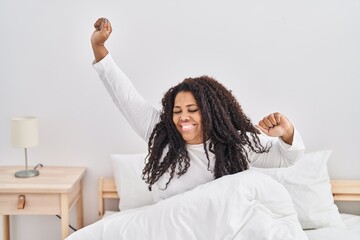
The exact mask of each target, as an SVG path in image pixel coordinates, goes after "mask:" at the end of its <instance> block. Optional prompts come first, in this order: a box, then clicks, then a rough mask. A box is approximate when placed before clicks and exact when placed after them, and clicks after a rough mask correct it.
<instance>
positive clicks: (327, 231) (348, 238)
mask: <svg viewBox="0 0 360 240" xmlns="http://www.w3.org/2000/svg"><path fill="white" fill-rule="evenodd" d="M341 217H342V219H343V221H344V223H345V226H346V229H343V228H335V227H325V228H320V229H315V230H306V231H305V233H306V234H307V236H308V237H309V239H310V240H360V216H358V215H352V214H345V213H342V214H341Z"/></svg>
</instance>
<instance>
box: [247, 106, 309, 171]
mask: <svg viewBox="0 0 360 240" xmlns="http://www.w3.org/2000/svg"><path fill="white" fill-rule="evenodd" d="M257 127H258V128H259V129H260V130H261V131H262V132H263V133H264V134H262V135H260V136H259V138H260V141H261V143H262V144H263V145H264V146H266V145H268V146H269V145H271V148H270V150H269V152H268V153H261V154H257V153H254V152H250V153H249V160H250V162H251V165H252V166H253V167H264V168H276V167H288V166H291V165H293V164H294V163H295V162H296V161H297V160H298V159H299V158H300V157H301V156H302V155H303V154H304V151H305V146H304V143H303V141H302V138H301V136H300V134H299V133H298V132H297V130H296V129H295V127H294V126H293V124H292V123H291V122H290V121H289V120H288V119H287V118H286V117H285V116H284V115H282V114H281V113H278V112H276V113H272V114H270V115H268V116H266V117H264V118H263V119H262V120H261V121H259V124H258V125H257ZM265 135H267V136H268V137H267V136H265Z"/></svg>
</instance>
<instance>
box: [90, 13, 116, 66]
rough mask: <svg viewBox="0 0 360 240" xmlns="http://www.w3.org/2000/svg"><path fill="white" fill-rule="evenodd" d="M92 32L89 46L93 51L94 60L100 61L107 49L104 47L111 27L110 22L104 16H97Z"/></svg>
mask: <svg viewBox="0 0 360 240" xmlns="http://www.w3.org/2000/svg"><path fill="white" fill-rule="evenodd" d="M94 28H95V30H94V32H93V34H92V35H91V46H92V49H93V52H94V57H95V61H96V62H100V61H101V60H102V59H103V58H104V57H105V56H106V55H107V54H108V53H109V51H108V50H107V49H106V47H105V42H106V40H108V38H109V36H110V34H111V32H112V28H111V24H110V22H109V21H108V20H107V19H106V18H99V19H98V20H97V21H96V22H95V24H94Z"/></svg>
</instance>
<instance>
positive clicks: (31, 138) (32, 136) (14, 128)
mask: <svg viewBox="0 0 360 240" xmlns="http://www.w3.org/2000/svg"><path fill="white" fill-rule="evenodd" d="M11 142H12V145H13V146H14V147H19V148H30V147H35V146H37V145H38V144H39V134H38V120H37V118H36V117H14V118H12V119H11Z"/></svg>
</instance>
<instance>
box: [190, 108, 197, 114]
mask: <svg viewBox="0 0 360 240" xmlns="http://www.w3.org/2000/svg"><path fill="white" fill-rule="evenodd" d="M198 110H199V109H198V108H197V109H189V110H188V111H189V112H191V113H194V112H197V111H198Z"/></svg>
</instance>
